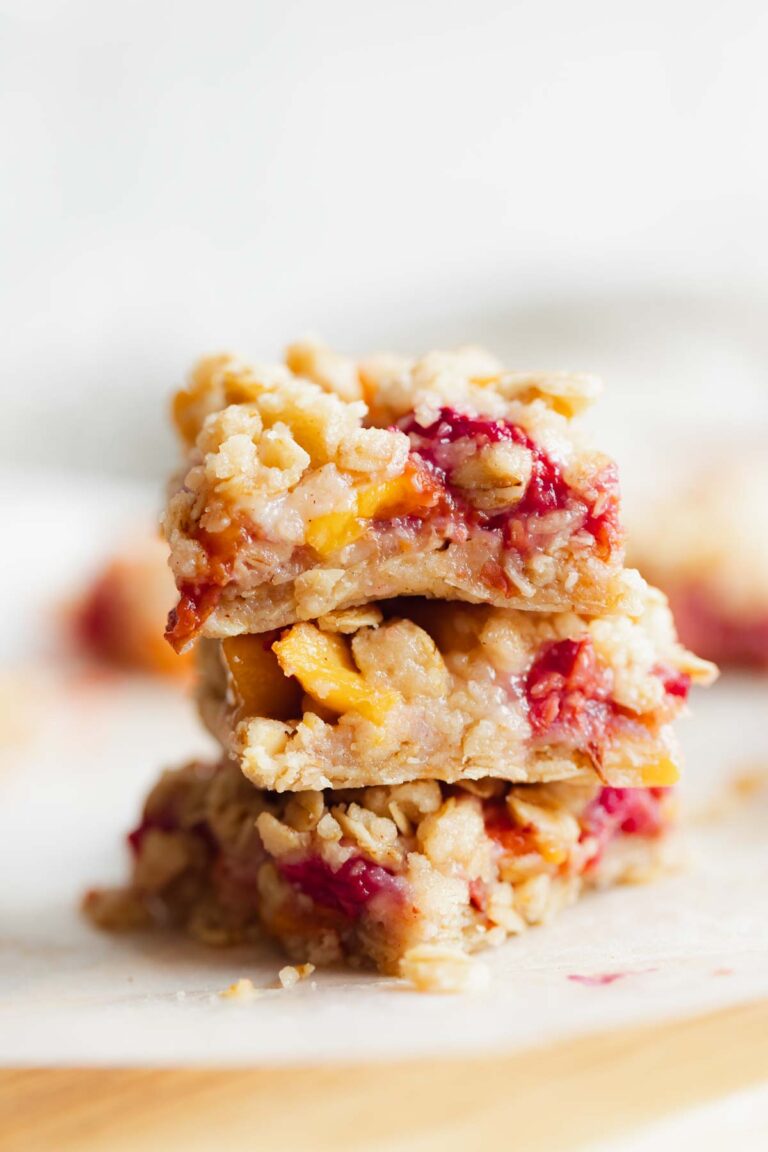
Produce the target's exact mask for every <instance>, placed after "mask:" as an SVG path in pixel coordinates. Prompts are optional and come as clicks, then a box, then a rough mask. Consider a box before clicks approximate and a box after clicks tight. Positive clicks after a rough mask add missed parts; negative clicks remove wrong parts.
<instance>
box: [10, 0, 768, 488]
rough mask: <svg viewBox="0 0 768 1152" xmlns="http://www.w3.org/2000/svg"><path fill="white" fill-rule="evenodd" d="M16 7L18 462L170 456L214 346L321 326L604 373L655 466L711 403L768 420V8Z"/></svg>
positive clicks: (734, 427) (125, 466)
mask: <svg viewBox="0 0 768 1152" xmlns="http://www.w3.org/2000/svg"><path fill="white" fill-rule="evenodd" d="M0 20H1V24H0V130H1V131H2V179H1V180H0V301H1V302H2V336H1V337H0V380H1V381H2V397H3V406H2V419H1V420H0V452H1V453H2V460H3V464H4V466H5V467H8V466H24V467H26V466H35V467H40V468H45V469H56V470H60V469H67V470H70V471H78V472H80V471H86V472H90V471H108V472H109V473H111V474H113V475H117V476H126V477H139V476H146V477H149V478H152V479H156V478H159V477H160V476H162V474H163V473H164V472H166V471H167V470H168V461H169V454H170V452H171V450H172V449H171V445H170V436H169V433H168V431H167V429H166V425H165V419H164V405H165V402H166V396H167V394H168V392H169V391H170V389H171V388H172V387H173V386H174V385H175V384H176V383H177V382H178V381H179V380H180V378H181V377H182V376H183V374H184V373H185V371H186V369H187V367H188V365H189V364H190V362H191V360H193V359H194V358H195V357H196V356H197V355H198V354H199V353H201V352H203V351H211V350H218V349H222V348H226V349H231V350H234V351H238V352H241V353H243V354H246V355H250V356H253V357H257V358H271V357H274V356H277V355H278V354H279V353H280V350H281V348H282V346H283V345H284V343H285V342H286V341H287V340H289V339H290V338H292V337H294V336H296V335H298V334H303V333H305V332H306V331H315V332H318V333H320V334H322V335H323V336H324V337H326V338H327V339H328V340H329V341H331V342H333V343H336V344H338V345H340V346H342V347H343V348H345V349H348V350H350V351H358V350H359V351H365V350H368V349H370V348H372V347H377V348H380V347H387V346H395V347H398V348H402V349H404V350H413V351H420V350H424V349H426V348H427V347H428V346H430V345H433V344H436V343H437V344H444V345H445V344H448V345H450V344H457V343H463V342H467V341H480V342H484V343H487V344H489V345H490V346H491V347H493V348H494V349H495V350H497V351H498V352H500V353H501V354H503V355H504V356H505V357H506V358H507V360H508V361H509V362H510V364H511V365H512V366H515V367H569V368H570V367H572V368H583V369H588V370H595V371H598V372H601V373H603V374H604V375H605V376H606V378H607V382H608V384H609V391H608V397H607V399H606V401H605V403H604V405H603V410H602V413H600V414H599V415H598V422H599V423H600V424H601V429H600V431H601V435H603V436H604V438H605V439H607V440H608V441H609V444H608V446H609V447H613V448H614V449H615V450H616V451H618V453H619V455H620V457H621V458H622V461H623V463H624V464H625V471H626V472H628V474H629V475H630V476H634V477H635V479H636V478H637V477H638V476H639V475H640V473H641V472H642V470H643V462H644V461H645V462H646V468H645V470H646V472H647V455H646V452H647V447H648V445H649V443H654V444H656V447H657V448H658V446H659V445H660V444H661V445H666V443H667V439H666V435H667V431H668V429H669V428H670V427H674V428H679V427H680V425H681V422H682V421H686V422H689V423H690V424H691V425H692V426H693V427H694V428H695V429H696V430H697V438H698V436H699V431H700V432H701V436H702V437H703V438H704V439H705V440H706V439H707V438H708V437H711V436H713V437H715V438H716V437H718V436H721V435H722V433H723V429H726V431H727V432H728V433H729V434H730V433H731V432H735V433H736V434H737V435H738V434H739V430H740V429H742V428H748V429H749V430H750V434H751V435H754V434H755V433H756V431H757V434H759V432H760V430H761V429H762V430H764V429H765V428H766V427H768V223H767V222H766V215H765V205H766V197H767V195H768V162H767V161H766V149H765V143H764V136H765V132H764V119H765V108H766V101H767V99H768V70H766V66H765V60H766V54H767V53H768V6H766V4H765V3H764V2H762V0H728V2H727V3H726V2H724V0H708V2H706V3H701V2H700V0H699V2H696V0H645V2H644V3H642V4H640V3H629V2H622V0H581V2H580V3H578V4H576V3H569V2H568V0H511V2H510V0H456V2H453V3H450V2H448V0H441V2H437V0H410V2H408V0H389V2H388V3H387V4H374V3H369V2H366V0H316V2H314V3H313V2H311V0H251V2H247V0H221V2H219V3H217V4H213V3H195V2H193V0H186V2H182V0H132V2H129V3H123V4H118V3H115V2H109V0H101V2H98V0H69V2H67V0H47V2H46V0H0ZM660 400H662V401H663V405H664V407H663V408H662V406H661V404H660ZM674 435H677V433H676V432H675V433H674ZM663 455H665V452H662V456H663Z"/></svg>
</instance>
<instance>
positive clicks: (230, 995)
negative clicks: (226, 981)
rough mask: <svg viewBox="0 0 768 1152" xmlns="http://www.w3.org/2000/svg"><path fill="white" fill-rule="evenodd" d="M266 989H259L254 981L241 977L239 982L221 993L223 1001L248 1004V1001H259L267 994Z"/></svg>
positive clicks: (236, 981)
mask: <svg viewBox="0 0 768 1152" xmlns="http://www.w3.org/2000/svg"><path fill="white" fill-rule="evenodd" d="M265 991H266V990H265V989H264V988H257V987H256V985H255V984H254V983H253V981H252V980H249V979H248V978H247V977H245V976H241V978H240V979H239V980H235V982H234V984H230V985H229V987H228V988H225V989H224V991H223V992H220V993H219V995H220V996H221V998H222V1000H239V1001H241V1002H246V1001H248V1000H257V999H258V998H259V997H260V996H263V995H264V993H265Z"/></svg>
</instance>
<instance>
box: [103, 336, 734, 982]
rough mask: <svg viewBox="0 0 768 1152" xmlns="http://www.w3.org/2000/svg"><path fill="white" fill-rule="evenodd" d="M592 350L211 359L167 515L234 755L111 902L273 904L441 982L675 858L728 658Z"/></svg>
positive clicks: (144, 824)
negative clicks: (696, 621)
mask: <svg viewBox="0 0 768 1152" xmlns="http://www.w3.org/2000/svg"><path fill="white" fill-rule="evenodd" d="M597 391H598V389H597V385H596V382H595V381H594V380H593V379H592V378H591V377H587V376H580V375H567V374H563V373H552V374H527V373H519V372H509V371H506V370H505V369H504V368H503V367H502V366H501V365H500V364H499V363H498V362H497V361H496V360H495V359H493V358H492V357H491V356H489V355H488V354H487V353H484V352H482V351H480V350H478V349H474V348H472V349H462V350H459V351H458V352H454V353H443V352H433V353H430V354H429V355H426V356H424V357H423V358H422V359H419V360H415V361H414V360H409V359H404V358H400V357H395V356H379V357H375V358H372V359H370V360H367V361H363V362H360V363H358V362H355V361H352V360H350V359H347V358H345V357H342V356H340V355H338V354H336V353H333V352H331V351H330V350H328V349H326V348H323V347H321V346H318V345H314V344H311V343H302V344H297V345H294V346H293V347H291V348H290V349H289V350H288V353H287V357H286V364H285V366H283V365H279V366H273V367H267V368H258V367H248V366H246V365H244V364H242V363H240V362H238V361H236V360H234V359H233V358H231V357H226V356H222V357H216V358H211V359H208V360H205V361H203V362H202V363H201V364H200V365H199V366H198V367H197V369H196V370H195V372H194V373H193V375H192V378H191V380H190V382H189V385H188V387H187V388H186V389H185V390H183V391H181V392H180V393H179V394H178V395H177V396H176V398H175V402H174V418H175V423H176V425H177V428H178V431H179V433H180V436H181V439H182V442H183V446H184V462H183V465H182V468H181V470H180V472H179V473H178V476H177V478H176V480H175V481H174V483H173V485H172V488H171V494H170V497H169V503H168V507H167V512H166V516H165V534H166V538H167V541H168V544H169V547H170V554H171V566H172V569H173V572H174V576H175V578H176V583H177V586H178V590H179V601H178V605H177V607H176V608H175V609H174V610H173V611H172V612H171V615H170V619H169V626H168V633H167V635H168V639H169V640H170V642H171V644H172V645H173V646H174V647H175V648H176V649H177V650H178V651H184V650H186V649H187V648H188V647H189V646H190V645H192V644H195V645H196V647H197V653H198V668H199V677H198V679H199V683H198V703H199V708H200V713H201V716H202V718H203V720H204V722H205V724H206V725H207V727H208V728H209V730H210V731H211V732H212V733H213V734H214V736H215V737H216V739H217V740H218V742H219V744H220V745H221V758H220V760H219V761H218V762H216V763H199V762H195V763H192V764H188V765H186V766H185V767H183V768H181V769H180V770H177V771H173V772H167V773H165V774H164V775H163V776H162V777H161V779H160V781H159V783H158V784H157V785H156V787H155V788H154V790H153V791H152V792H151V794H150V796H149V798H148V799H147V801H146V804H145V808H144V812H143V816H142V819H141V822H140V824H139V826H138V827H137V828H136V830H135V831H134V832H132V833H131V835H130V837H129V842H130V847H131V850H132V854H133V877H132V881H131V883H130V885H129V887H128V888H126V889H122V890H119V891H101V892H94V893H91V894H90V895H89V897H88V901H87V906H88V908H89V910H90V912H91V914H92V915H93V917H94V918H95V919H96V920H97V921H98V922H100V923H101V924H104V925H111V926H117V925H123V924H129V923H130V924H135V923H137V922H142V921H144V920H157V919H159V920H162V921H169V922H171V923H173V924H178V925H181V926H183V927H184V928H186V929H187V930H188V931H190V932H191V933H193V934H194V935H195V936H198V937H200V938H203V939H206V940H210V941H211V942H218V943H222V942H228V941H236V940H242V939H244V938H248V937H250V936H251V935H252V934H254V933H256V932H260V933H263V932H266V933H267V934H268V935H270V936H272V937H274V938H276V939H277V940H279V941H280V943H281V944H282V945H283V946H284V948H285V950H286V951H287V953H288V954H289V955H290V956H291V957H292V958H294V959H296V960H301V961H311V962H313V963H315V964H318V963H330V962H334V961H337V960H340V959H345V960H346V961H347V962H348V963H351V964H355V965H358V964H367V965H371V964H373V965H374V966H376V967H377V968H379V969H380V970H381V971H383V972H386V973H395V974H398V973H399V974H402V975H404V976H406V977H409V978H411V979H412V980H414V981H415V982H416V983H417V984H418V985H420V986H423V987H440V986H442V985H445V984H446V983H451V981H455V979H456V974H457V973H460V972H463V971H465V970H466V968H467V959H468V957H469V956H470V955H471V954H472V953H475V952H476V951H477V950H478V949H481V948H483V947H486V946H495V945H498V944H499V943H501V942H502V941H503V940H504V939H505V938H506V937H507V936H510V935H517V934H518V933H520V932H523V931H525V929H526V928H527V927H528V926H529V925H533V924H539V923H541V922H543V921H545V920H547V919H549V918H550V917H551V916H552V915H553V913H555V912H556V911H558V910H559V909H560V908H562V907H564V906H565V905H568V904H570V903H572V902H573V901H574V900H575V899H576V897H577V896H578V895H579V894H580V893H581V892H582V891H583V890H585V889H587V888H592V887H600V886H604V885H607V884H614V883H617V882H621V881H635V880H639V879H643V878H645V877H647V876H648V875H649V874H651V873H653V871H654V870H655V869H656V868H657V867H658V865H659V862H660V859H661V858H662V857H663V855H664V845H665V842H666V839H667V833H668V832H669V830H670V828H671V826H672V824H673V821H674V799H673V793H672V791H671V786H672V785H674V783H675V781H676V780H677V778H678V769H679V756H678V751H677V745H676V742H675V738H674V734H673V731H672V725H673V722H674V720H675V719H676V717H677V716H678V714H679V713H680V712H681V711H682V710H683V708H684V706H685V702H686V697H687V695H688V691H689V687H690V685H691V684H692V683H694V682H696V683H707V682H709V681H710V680H712V679H713V677H714V675H715V669H714V667H713V666H712V665H711V664H708V663H706V662H704V661H702V660H699V659H697V658H696V657H695V656H693V655H691V653H690V652H687V651H686V650H685V649H684V648H683V647H682V646H681V645H680V644H679V643H678V641H677V638H676V634H675V630H674V626H673V621H672V618H671V616H670V613H669V610H668V608H667V605H666V601H665V600H664V598H663V596H662V595H661V594H660V593H658V592H656V591H654V590H653V589H651V588H649V587H648V586H647V585H646V584H645V583H644V582H643V581H642V580H641V579H640V577H639V576H638V574H637V573H636V572H632V571H628V570H626V569H625V568H624V566H623V557H624V552H623V538H622V527H621V521H620V513H619V494H618V483H617V473H616V467H615V465H614V463H613V462H612V461H611V460H610V459H608V458H607V457H606V456H604V455H602V454H600V453H598V452H595V451H593V450H592V449H591V448H589V447H588V446H586V445H585V443H584V441H583V439H582V436H581V434H580V431H579V429H578V421H577V419H576V418H577V417H578V416H579V414H580V413H581V411H582V410H583V409H584V408H586V407H587V406H588V405H589V404H590V403H591V402H592V400H593V399H594V397H595V395H596V394H597Z"/></svg>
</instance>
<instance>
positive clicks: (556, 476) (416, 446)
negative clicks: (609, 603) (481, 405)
mask: <svg viewBox="0 0 768 1152" xmlns="http://www.w3.org/2000/svg"><path fill="white" fill-rule="evenodd" d="M398 427H399V428H400V429H401V430H402V431H403V432H405V433H406V435H407V436H408V438H409V439H410V441H411V450H412V452H413V453H414V454H416V455H417V456H419V457H420V458H421V459H422V460H425V461H427V463H428V464H429V465H430V467H431V468H432V470H433V471H434V473H435V474H436V475H437V476H439V477H440V479H441V481H442V482H443V484H444V485H445V488H446V490H447V492H448V493H449V494H450V498H451V501H452V503H453V506H454V508H455V509H456V510H458V511H460V513H461V515H463V517H464V518H465V519H466V520H467V521H468V522H469V523H472V524H476V525H478V526H480V527H482V528H486V529H488V530H490V531H494V530H496V531H500V532H501V533H502V536H503V539H504V544H505V546H506V547H508V548H516V549H518V550H519V551H524V550H526V549H530V548H532V547H535V546H544V544H545V542H546V536H547V532H548V528H547V523H546V517H547V516H548V514H549V513H556V512H569V513H571V514H575V521H576V522H575V523H574V528H573V530H574V531H577V530H578V529H579V528H582V529H584V531H586V532H588V533H589V534H590V535H591V536H592V537H593V538H594V539H595V540H596V541H597V542H598V543H599V544H601V545H602V546H604V547H605V548H608V549H610V548H611V547H612V546H614V545H615V544H616V543H617V542H618V540H619V538H620V530H619V516H618V481H617V476H616V472H615V468H614V467H613V466H610V467H607V468H606V469H604V470H603V473H602V475H601V477H600V480H599V484H597V485H596V490H595V493H594V495H593V496H592V497H591V498H590V499H585V498H584V496H583V495H581V494H579V493H577V492H576V491H575V489H574V488H572V486H571V485H570V484H568V483H567V482H566V480H565V479H564V477H563V474H562V471H561V468H560V467H559V465H558V464H557V463H556V462H555V461H554V460H553V459H552V457H551V456H550V455H549V454H548V453H547V452H545V451H544V450H543V449H541V448H540V447H539V446H538V445H537V444H536V443H535V442H534V440H532V439H531V437H530V436H529V435H528V433H527V432H525V431H524V429H523V428H521V427H520V426H519V425H517V424H513V423H510V422H509V421H505V420H489V419H485V418H482V417H476V416H469V415H464V414H462V413H460V412H457V411H455V410H454V409H453V408H442V409H441V410H440V413H439V415H438V417H437V419H436V420H434V421H433V422H432V423H431V424H429V425H427V426H426V427H424V426H422V425H421V424H419V422H418V421H417V420H416V419H415V418H414V417H413V416H408V417H406V418H404V419H403V420H401V421H400V423H399V424H398ZM484 457H485V459H484ZM483 480H484V481H485V488H489V489H492V490H493V491H494V495H493V497H492V500H493V504H495V505H496V507H490V508H489V507H483V506H482V504H483V501H482V496H481V499H480V502H479V504H478V501H477V499H476V498H475V497H476V493H475V492H474V491H473V489H475V488H479V489H480V491H481V493H482V490H483ZM462 481H464V482H463V483H462ZM555 530H557V529H555ZM549 531H550V532H551V531H552V529H549Z"/></svg>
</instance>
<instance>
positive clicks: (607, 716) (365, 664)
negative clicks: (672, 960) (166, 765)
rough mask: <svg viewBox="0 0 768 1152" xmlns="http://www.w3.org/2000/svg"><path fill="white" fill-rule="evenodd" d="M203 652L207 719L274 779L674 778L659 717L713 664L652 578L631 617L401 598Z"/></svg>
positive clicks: (229, 749)
mask: <svg viewBox="0 0 768 1152" xmlns="http://www.w3.org/2000/svg"><path fill="white" fill-rule="evenodd" d="M382 609H384V611H385V612H386V614H387V615H386V617H385V615H384V612H383V611H382ZM200 655H201V660H200V671H201V675H200V678H199V689H198V701H199V705H200V710H201V715H202V717H203V719H204V721H205V722H206V724H207V726H208V727H209V729H210V730H211V732H212V733H213V734H214V735H215V736H216V737H217V738H218V739H219V741H220V743H221V744H222V746H223V748H224V750H225V752H226V753H227V754H228V755H230V756H232V757H233V758H234V759H237V760H238V761H239V762H240V764H241V766H242V769H243V771H244V773H245V775H246V776H247V777H248V778H249V779H250V780H251V781H252V782H253V783H254V784H256V785H257V786H258V787H262V788H272V789H275V790H276V791H278V792H283V791H286V790H296V789H307V788H312V789H318V788H350V787H363V786H366V785H371V784H399V783H402V782H404V781H407V780H416V779H437V780H443V781H445V782H447V783H454V782H456V781H458V780H461V779H482V778H484V777H487V776H495V777H497V778H500V779H504V780H510V781H514V782H517V783H536V782H541V781H546V780H562V779H567V778H569V777H582V776H586V777H587V778H590V777H592V778H593V777H594V776H595V775H597V777H598V778H599V779H601V780H602V781H603V783H610V784H613V785H616V786H638V787H642V786H644V785H670V784H673V783H674V782H675V781H676V780H677V777H678V761H679V756H678V750H677V744H676V741H675V739H674V734H673V732H672V728H671V723H672V721H673V720H674V719H675V718H676V717H677V716H678V715H679V713H680V712H681V711H682V709H683V707H684V705H685V700H686V697H687V695H688V689H689V686H690V684H691V683H692V682H699V683H707V682H708V681H710V680H711V679H712V678H713V676H714V672H715V670H714V668H713V666H712V665H710V664H707V663H706V662H705V661H702V660H699V659H697V657H695V656H693V655H691V653H689V652H687V651H686V650H685V649H684V648H682V647H681V646H680V645H679V644H678V642H677V639H676V636H675V632H674V626H673V624H672V618H671V616H670V613H669V610H668V608H667V606H666V602H665V600H664V597H663V596H662V595H661V594H660V593H655V592H651V591H650V590H649V591H648V593H647V596H646V602H645V610H644V613H643V615H642V616H641V617H639V618H638V619H630V618H629V617H620V616H613V617H606V618H604V619H599V620H592V619H589V618H585V617H582V616H578V615H576V614H575V613H572V612H569V613H560V614H557V615H552V616H550V615H546V614H544V613H536V612H519V611H514V610H509V609H506V610H505V609H499V608H486V607H481V606H477V605H462V604H457V603H444V604H437V603H435V602H434V601H427V600H421V601H413V600H411V601H408V600H400V601H389V602H386V603H383V604H381V605H378V606H377V605H370V604H369V605H368V606H366V607H365V608H356V609H355V608H353V609H347V610H346V611H344V612H337V613H334V614H332V615H329V616H326V617H324V618H321V619H320V620H319V621H317V622H314V623H307V622H303V623H300V624H294V625H293V626H292V627H291V628H289V629H286V630H284V631H283V632H273V633H268V634H266V635H259V636H237V637H231V638H229V639H227V640H224V641H214V640H207V641H203V642H202V644H201V645H200Z"/></svg>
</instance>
